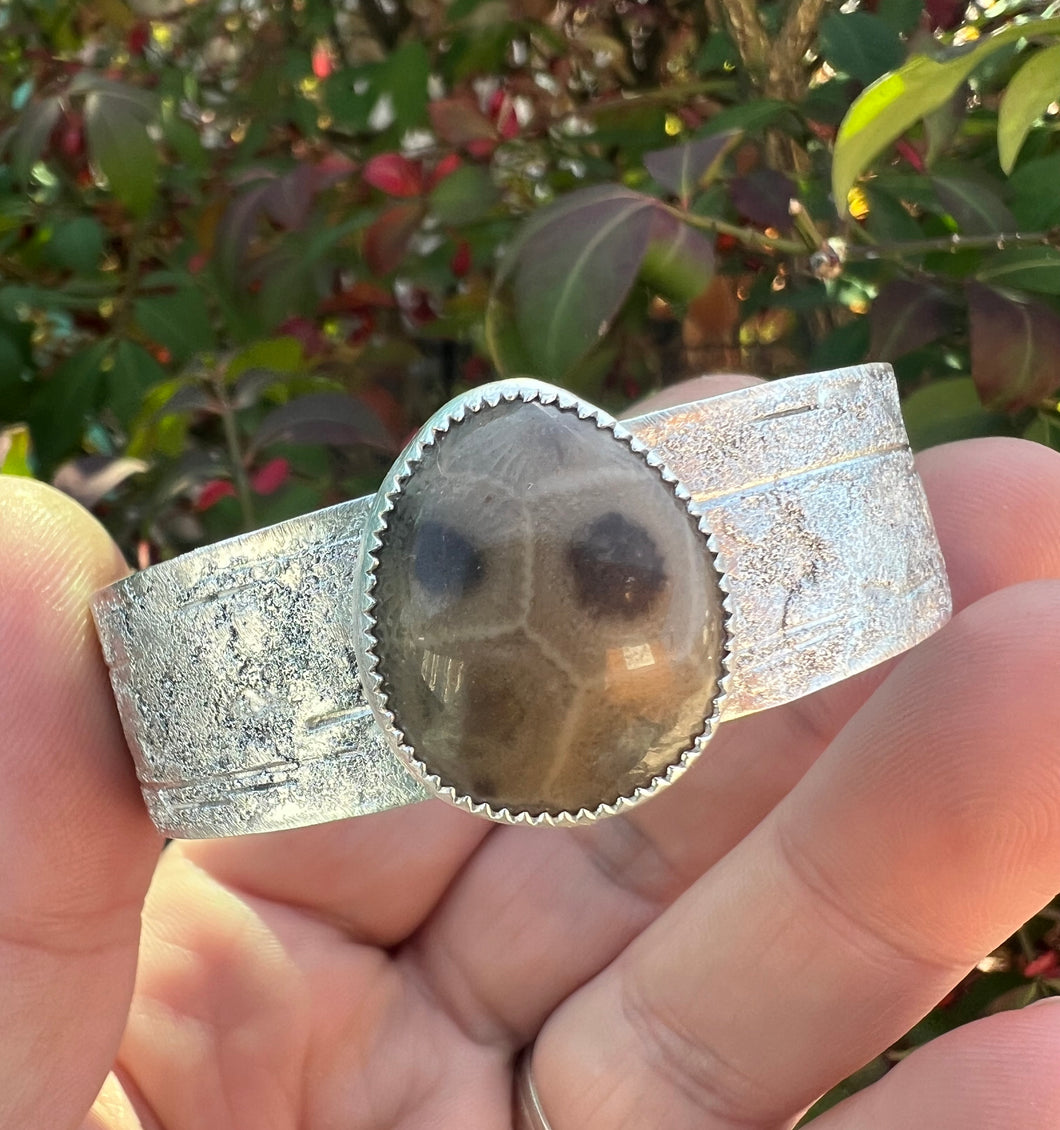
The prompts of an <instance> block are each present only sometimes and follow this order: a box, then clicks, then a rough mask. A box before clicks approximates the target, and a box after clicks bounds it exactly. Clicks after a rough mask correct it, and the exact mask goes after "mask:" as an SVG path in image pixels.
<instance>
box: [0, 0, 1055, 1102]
mask: <svg viewBox="0 0 1060 1130" xmlns="http://www.w3.org/2000/svg"><path fill="white" fill-rule="evenodd" d="M1058 103H1060V19H1058V18H1054V17H1053V16H1052V14H1051V9H1049V8H1048V7H1046V6H1044V5H1041V4H1033V3H1030V4H1028V3H1018V2H1016V3H1008V2H1004V0H1000V2H997V3H992V4H989V5H987V4H981V5H975V4H973V5H970V6H968V7H967V8H966V7H965V6H964V5H963V4H961V3H955V2H953V0H934V2H931V3H927V4H924V5H920V4H913V3H910V2H908V0H864V2H862V3H857V2H850V3H845V4H843V5H839V4H836V3H830V2H827V0H788V2H785V0H774V2H773V3H763V4H756V3H752V2H750V0H725V2H723V0H558V2H555V0H451V2H448V3H446V2H443V0H332V2H323V0H294V2H293V3H287V2H281V0H274V2H272V3H269V2H266V0H187V2H185V0H92V2H89V3H74V2H71V0H36V2H30V0H9V2H8V3H7V4H5V5H4V6H3V7H0V469H2V470H3V471H4V472H7V473H15V474H32V475H36V476H39V477H41V478H45V479H49V480H52V481H54V482H55V483H56V484H57V485H59V486H61V487H62V488H63V489H65V490H67V491H69V492H70V493H71V494H73V495H74V496H75V497H77V498H79V499H80V500H81V501H83V502H84V503H85V504H86V505H88V506H90V507H91V508H93V509H94V510H95V512H96V513H97V514H98V515H99V516H100V517H101V518H102V519H103V521H104V522H105V523H106V524H107V525H108V527H109V528H110V529H111V531H112V533H113V534H114V536H115V537H116V538H117V539H118V541H119V543H120V544H121V545H122V547H123V548H124V549H125V551H126V552H127V554H128V555H129V557H130V559H131V560H134V561H136V562H137V563H138V564H140V565H146V564H149V563H150V562H151V561H154V560H158V559H161V558H164V557H167V556H170V555H172V554H174V553H177V552H180V551H183V550H185V549H187V548H190V547H192V546H194V545H197V544H202V543H204V542H206V541H210V540H214V539H216V538H219V537H223V536H227V535H229V534H232V533H235V532H238V531H239V530H241V529H248V528H253V527H255V526H259V525H263V524H267V523H271V522H274V521H278V520H281V519H283V518H285V517H289V516H292V515H294V514H298V513H302V512H304V511H306V510H309V509H313V508H315V507H319V506H322V505H326V504H328V503H330V502H334V501H338V500H340V499H343V498H347V497H351V496H355V495H359V494H363V493H365V492H367V491H369V490H372V489H374V487H375V486H376V485H377V484H378V481H379V480H380V478H381V477H382V474H383V473H384V472H385V469H386V467H387V466H388V465H389V463H390V462H391V461H392V459H393V458H394V457H395V456H396V454H397V453H398V451H399V450H400V449H401V447H402V446H403V444H404V442H405V441H406V439H407V438H408V437H409V435H410V434H411V433H412V432H413V431H414V430H415V428H416V427H417V426H418V425H419V424H420V423H421V422H422V421H423V420H424V419H425V418H426V417H427V416H428V415H429V414H430V413H431V412H432V411H433V410H434V409H435V408H436V407H438V406H439V405H440V404H441V403H443V402H444V401H445V400H447V399H449V398H450V397H451V396H452V395H454V394H455V393H457V392H459V391H461V390H462V389H464V388H467V387H470V386H472V385H475V384H478V383H481V382H483V381H485V380H489V379H492V378H494V377H495V376H498V375H509V374H514V373H533V374H534V375H537V376H540V377H544V378H546V379H549V380H552V381H554V382H556V383H561V384H564V385H566V386H568V387H570V388H573V389H575V390H576V391H578V392H579V393H582V394H584V395H586V396H587V397H589V398H590V399H592V400H594V401H595V402H597V403H599V404H601V405H602V406H604V407H606V408H608V409H610V410H612V411H618V410H621V409H622V408H623V407H625V406H626V405H627V404H628V403H630V402H631V401H632V400H633V399H635V398H636V397H638V396H640V395H643V394H645V393H648V392H650V391H652V390H654V389H656V388H658V387H660V386H662V385H664V384H667V383H671V382H673V381H676V380H679V379H681V378H683V377H685V376H688V375H691V374H693V373H697V372H701V371H705V370H718V369H723V370H724V369H728V370H743V371H749V372H754V373H757V374H759V375H764V376H774V375H782V374H787V373H792V372H799V371H806V370H810V369H815V368H829V367H833V366H838V365H844V364H852V363H856V362H859V361H862V360H865V359H879V360H886V361H890V362H892V363H893V364H894V365H895V368H896V370H897V373H898V377H899V382H900V385H901V387H902V391H903V395H904V404H905V410H906V415H907V422H908V424H909V427H910V431H911V434H912V436H913V439H914V442H915V443H916V444H917V445H919V446H924V445H927V444H930V443H935V442H939V441H942V440H945V439H950V438H957V437H961V436H970V435H981V434H990V433H1000V434H1016V435H1026V436H1028V437H1029V438H1032V439H1034V440H1036V441H1038V442H1041V443H1046V444H1049V445H1051V446H1058V445H1060V415H1058V411H1057V400H1056V393H1057V388H1058V386H1060V376H1058V373H1057V366H1056V359H1057V357H1058V356H1060V250H1058V245H1060V237H1058V235H1057V228H1058V226H1060V193H1058V192H1057V191H1056V186H1057V184H1058V183H1060V143H1058V139H1057V122H1058V115H1060V104H1058ZM1058 951H1060V912H1058V910H1057V908H1056V907H1055V906H1054V907H1050V908H1046V910H1045V911H1044V912H1043V914H1042V915H1041V916H1039V917H1038V918H1036V919H1034V920H1033V921H1032V922H1030V923H1028V924H1027V926H1026V927H1024V929H1023V930H1022V931H1021V932H1020V934H1019V935H1018V936H1017V937H1016V938H1014V939H1012V940H1011V941H1010V943H1008V944H1007V945H1006V946H1005V947H1003V948H1002V949H1001V950H1000V951H998V953H996V954H994V955H990V956H989V957H988V958H987V959H986V960H985V961H984V962H983V963H982V965H981V966H980V968H979V969H977V970H976V971H975V972H974V973H973V974H971V975H970V976H969V978H968V979H967V981H966V982H965V984H963V985H962V986H961V987H960V988H959V989H958V990H957V991H956V992H955V993H953V994H951V996H950V997H949V998H947V1000H946V1001H944V1002H942V1003H941V1005H940V1007H939V1008H937V1009H936V1010H935V1011H934V1012H933V1013H932V1014H931V1016H929V1017H928V1018H926V1019H925V1021H924V1022H923V1023H922V1024H921V1025H919V1026H918V1028H917V1029H915V1030H914V1031H913V1032H911V1033H910V1034H909V1036H908V1037H907V1038H906V1039H905V1040H904V1041H902V1043H901V1044H900V1045H898V1046H897V1047H896V1048H893V1049H891V1050H890V1051H888V1052H887V1053H886V1054H885V1055H883V1056H881V1057H879V1059H878V1060H877V1061H874V1063H872V1064H870V1065H869V1066H868V1067H867V1068H866V1069H865V1070H864V1071H863V1072H862V1073H860V1074H859V1075H858V1076H857V1077H855V1079H853V1080H850V1081H848V1082H847V1083H846V1084H844V1085H843V1086H842V1087H840V1088H837V1089H836V1090H835V1091H834V1092H833V1093H832V1094H831V1095H830V1096H827V1097H826V1099H825V1100H822V1104H821V1106H824V1105H828V1104H830V1103H832V1102H834V1101H836V1100H837V1099H838V1098H839V1097H841V1096H842V1095H843V1094H845V1093H847V1092H848V1091H849V1090H850V1089H851V1088H854V1087H856V1086H859V1085H862V1084H863V1083H865V1082H867V1081H870V1080H871V1079H872V1078H875V1077H877V1076H878V1075H879V1074H881V1073H882V1072H884V1071H886V1070H887V1069H888V1067H889V1066H890V1065H891V1064H893V1063H894V1062H895V1061H896V1060H897V1059H898V1058H900V1057H901V1056H902V1055H904V1054H906V1052H907V1051H908V1050H909V1049H910V1048H912V1047H914V1046H916V1045H917V1044H919V1043H921V1042H923V1041H924V1040H926V1039H929V1038H930V1037H931V1036H932V1035H935V1034H937V1033H938V1032H940V1031H943V1030H945V1029H947V1028H949V1027H952V1026H954V1025H955V1024H958V1023H963V1022H965V1021H967V1020H969V1019H972V1018H974V1017H975V1016H977V1015H981V1014H982V1013H983V1012H984V1011H990V1010H992V1009H997V1008H1002V1007H1012V1006H1015V1005H1020V1004H1023V1003H1027V1002H1028V1001H1030V1000H1032V999H1035V998H1036V997H1038V996H1040V995H1043V994H1047V993H1054V992H1057V991H1060V957H1058ZM811 1116H812V1115H811Z"/></svg>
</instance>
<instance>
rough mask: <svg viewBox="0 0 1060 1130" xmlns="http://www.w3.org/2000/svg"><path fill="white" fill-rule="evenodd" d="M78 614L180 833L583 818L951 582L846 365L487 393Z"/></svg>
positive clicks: (898, 454) (859, 663)
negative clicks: (682, 401) (326, 488)
mask: <svg viewBox="0 0 1060 1130" xmlns="http://www.w3.org/2000/svg"><path fill="white" fill-rule="evenodd" d="M93 610H94V613H95V617H96V623H97V627H98V629H99V635H100V639H101V641H102V644H103V650H104V655H105V657H106V659H107V663H108V665H109V666H110V671H111V680H112V684H113V687H114V691H115V696H116V699H117V702H118V707H119V711H120V714H121V717H122V722H123V725H124V727H125V733H126V737H127V739H128V742H129V745H130V748H131V750H132V753H133V757H134V760H135V762H136V767H137V772H138V775H139V778H140V782H141V785H142V788H143V792H144V797H145V800H146V802H147V806H148V809H149V811H150V813H151V816H152V818H153V819H154V821H155V823H156V824H157V825H158V827H159V828H160V830H162V831H163V832H164V833H165V834H167V835H169V836H178V837H208V836H224V835H240V834H244V833H249V832H264V831H270V830H274V829H280V828H289V827H297V826H300V825H305V824H312V823H320V822H323V821H327V820H334V819H341V818H345V817H350V816H356V815H362V814H366V813H371V812H377V811H381V810H384V809H387V808H393V807H397V806H400V805H405V804H410V803H413V802H416V801H420V800H424V799H427V798H428V797H441V798H442V799H445V800H448V801H449V802H451V803H453V804H457V805H459V806H460V807H462V808H464V809H466V810H468V811H470V812H473V813H475V814H477V815H481V816H485V817H488V818H491V819H494V820H499V821H503V822H508V823H531V824H548V825H556V824H560V825H562V824H578V823H587V822H591V821H593V820H596V819H599V818H601V817H605V816H608V815H611V814H613V813H616V812H619V811H622V810H624V809H626V808H628V807H630V806H631V805H633V804H636V803H639V802H641V801H642V800H645V799H647V798H648V797H650V796H651V795H653V794H654V793H655V792H657V791H658V790H659V789H660V788H662V787H664V786H666V785H668V784H669V783H670V782H672V781H673V780H675V779H676V778H677V777H679V776H680V774H681V772H683V770H684V769H685V768H687V766H688V765H689V764H691V762H692V761H693V760H694V759H695V758H696V757H697V756H699V754H700V753H701V752H702V750H703V749H704V748H705V747H706V745H707V744H708V742H709V738H710V735H711V733H712V731H713V729H714V728H715V726H716V725H717V724H718V723H719V722H721V721H723V720H725V719H727V718H732V717H737V716H739V715H741V714H746V713H749V712H752V711H756V710H762V709H766V708H768V707H771V706H776V705H780V704H782V703H784V702H788V701H791V700H792V699H794V698H798V697H800V696H801V695H805V694H809V693H812V692H813V691H816V690H818V689H821V688H822V687H825V686H827V685H829V684H831V683H834V682H836V681H838V680H841V679H844V678H847V677H848V676H850V675H853V674H855V673H857V672H859V671H862V670H865V669H866V668H868V667H871V666H874V665H875V664H877V663H880V662H882V661H883V660H885V659H888V658H890V657H892V656H894V655H896V654H898V653H900V652H902V651H904V650H906V649H907V648H909V647H911V646H913V645H914V644H916V643H917V642H919V641H920V640H922V639H924V638H925V637H926V636H928V635H930V634H932V633H933V632H935V631H936V630H937V629H938V628H939V627H941V626H942V624H943V623H945V621H946V620H947V619H948V617H949V614H950V597H949V589H948V585H947V582H946V576H945V569H944V566H943V562H942V557H941V553H940V550H939V546H938V541H937V538H936V536H935V532H934V528H933V526H932V522H931V516H930V513H929V512H928V508H927V504H926V500H925V498H924V494H923V490H922V488H921V485H920V482H919V479H918V478H917V476H916V472H915V469H914V466H913V460H912V455H911V452H910V450H909V444H908V439H907V437H906V434H905V430H904V427H903V425H902V420H901V414H900V410H899V405H898V397H897V389H896V386H895V383H894V377H893V374H892V373H891V371H890V369H889V367H888V366H885V365H864V366H858V367H855V368H852V369H845V370H835V371H832V372H828V373H819V374H809V375H805V376H800V377H792V378H787V379H785V380H780V381H775V382H771V383H768V384H763V385H758V386H755V387H753V388H748V389H742V390H740V391H738V392H732V393H727V394H724V395H721V396H718V397H714V398H711V399H709V400H702V401H697V402H695V403H692V404H687V405H681V406H679V407H676V408H669V409H665V410H662V411H659V412H654V413H651V414H649V415H646V416H640V417H637V418H635V419H632V420H627V421H624V422H623V423H622V424H618V423H616V422H615V421H614V420H612V419H611V418H610V417H608V416H606V414H604V413H602V412H600V411H599V410H597V409H595V408H594V407H593V406H592V405H589V404H587V403H586V402H584V401H582V400H579V399H578V398H576V397H574V396H572V395H570V394H568V393H565V392H562V391H561V390H558V389H554V388H551V387H550V386H547V385H543V384H540V383H538V382H534V381H530V380H516V381H504V382H499V383H497V384H493V385H487V386H484V387H483V388H480V389H476V390H473V391H472V392H470V393H467V394H464V395H463V396H461V397H458V398H457V399H456V400H454V401H452V402H451V403H450V404H448V405H446V406H445V407H444V408H443V409H442V410H441V411H440V412H439V413H437V414H436V415H435V416H434V417H433V418H432V419H431V420H430V421H428V422H427V424H426V425H424V427H423V429H422V430H421V431H420V433H419V434H418V435H417V437H416V438H415V439H414V440H413V441H412V443H411V444H410V445H409V447H408V448H407V449H406V451H405V452H404V454H403V455H402V456H401V458H400V459H399V460H398V461H397V463H396V464H395V466H394V468H393V469H392V471H391V473H390V475H389V477H388V478H387V480H386V482H384V484H383V486H382V487H381V488H380V490H379V491H378V492H377V494H376V495H374V496H371V497H368V498H363V499H357V500H354V501H352V502H347V503H342V504H340V505H338V506H335V507H331V508H329V509H327V510H323V511H320V512H318V513H315V514H309V515H305V516H303V517H300V518H296V519H293V520H291V521H289V522H284V523H281V524H280V525H278V526H274V527H271V528H269V529H266V530H259V531H256V532H254V533H250V534H246V535H243V536H241V537H238V538H234V539H231V540H229V541H226V542H222V543H220V544H217V545H213V546H208V547H204V548H202V549H199V550H195V551H193V552H191V553H188V554H186V555H184V556H183V557H178V558H175V559H174V560H172V561H168V562H164V563H163V564H160V565H156V566H153V567H151V568H149V569H146V570H144V571H143V572H141V573H139V574H136V575H134V576H132V577H129V578H127V579H125V580H123V581H119V582H118V583H117V584H115V585H112V586H110V587H109V588H107V589H104V590H102V591H101V592H100V593H98V594H97V596H96V597H95V599H94V605H93Z"/></svg>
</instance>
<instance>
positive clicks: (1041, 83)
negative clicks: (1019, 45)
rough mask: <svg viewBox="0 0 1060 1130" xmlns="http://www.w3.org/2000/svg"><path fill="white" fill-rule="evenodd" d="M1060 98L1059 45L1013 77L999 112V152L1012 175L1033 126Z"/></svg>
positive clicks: (1036, 56)
mask: <svg viewBox="0 0 1060 1130" xmlns="http://www.w3.org/2000/svg"><path fill="white" fill-rule="evenodd" d="M1058 97H1060V45H1057V46H1055V47H1046V48H1044V49H1043V50H1041V51H1037V52H1035V54H1033V55H1032V56H1031V57H1030V58H1029V59H1028V60H1027V62H1026V63H1024V64H1023V66H1022V67H1020V69H1019V70H1018V71H1017V72H1016V74H1015V75H1013V77H1012V79H1011V81H1010V82H1009V84H1008V88H1007V89H1006V90H1005V93H1004V94H1002V96H1001V104H1000V105H999V106H998V111H997V151H998V157H999V159H1000V161H1001V167H1002V169H1004V170H1005V172H1006V173H1010V172H1012V167H1013V166H1014V165H1015V164H1016V158H1017V157H1018V156H1019V151H1020V149H1021V148H1022V147H1023V143H1024V141H1026V140H1027V134H1028V133H1030V131H1031V127H1032V126H1033V125H1034V123H1035V122H1036V121H1037V120H1038V119H1039V118H1040V117H1041V116H1042V114H1044V113H1045V111H1046V109H1047V108H1048V107H1049V105H1050V103H1052V102H1055V101H1056V100H1057V98H1058Z"/></svg>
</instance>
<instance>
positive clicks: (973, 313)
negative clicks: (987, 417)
mask: <svg viewBox="0 0 1060 1130" xmlns="http://www.w3.org/2000/svg"><path fill="white" fill-rule="evenodd" d="M965 289H966V293H967V295H968V325H969V328H970V330H971V345H972V379H973V380H974V381H975V386H976V388H977V389H978V390H979V395H980V397H981V398H982V400H983V403H984V404H986V405H987V407H989V408H998V409H1001V410H1002V411H1008V412H1013V411H1016V410H1018V409H1020V408H1026V407H1029V406H1031V405H1034V404H1037V403H1038V401H1040V400H1041V399H1042V398H1043V397H1045V396H1048V395H1049V394H1050V393H1052V392H1053V391H1054V390H1055V389H1056V388H1057V386H1058V385H1060V372H1058V370H1057V367H1056V358H1057V357H1058V356H1060V315H1058V314H1057V313H1056V311H1055V310H1053V309H1051V308H1050V307H1049V306H1046V305H1045V303H1044V302H1040V301H1039V300H1037V299H1034V298H1022V297H1019V296H1017V295H1013V294H1008V293H1006V292H1004V291H999V290H995V289H994V288H993V287H989V286H984V285H983V284H982V283H979V282H969V283H968V284H967V285H966V288H965Z"/></svg>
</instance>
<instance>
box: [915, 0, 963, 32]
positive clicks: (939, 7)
mask: <svg viewBox="0 0 1060 1130" xmlns="http://www.w3.org/2000/svg"><path fill="white" fill-rule="evenodd" d="M967 6H968V5H967V4H965V3H964V0H926V3H925V4H924V8H925V10H926V11H927V15H928V22H929V23H930V25H931V29H932V31H952V30H953V29H954V28H955V27H959V26H960V24H961V21H962V20H963V19H964V10H965V8H967Z"/></svg>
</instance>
